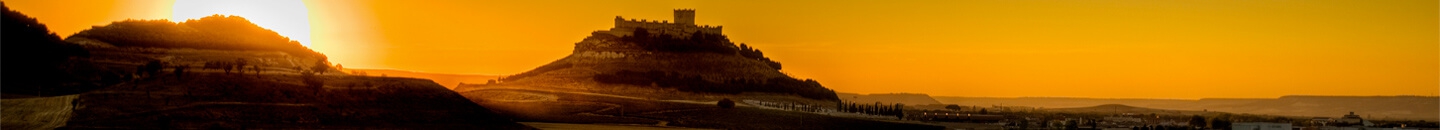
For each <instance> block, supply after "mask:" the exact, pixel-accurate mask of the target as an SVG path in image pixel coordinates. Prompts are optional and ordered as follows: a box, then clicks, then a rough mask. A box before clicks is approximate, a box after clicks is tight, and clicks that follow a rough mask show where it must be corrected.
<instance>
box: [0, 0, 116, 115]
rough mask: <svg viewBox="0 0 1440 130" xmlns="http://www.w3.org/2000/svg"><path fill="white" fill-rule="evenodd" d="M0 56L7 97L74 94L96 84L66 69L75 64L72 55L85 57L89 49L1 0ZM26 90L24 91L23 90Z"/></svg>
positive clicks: (91, 87)
mask: <svg viewBox="0 0 1440 130" xmlns="http://www.w3.org/2000/svg"><path fill="white" fill-rule="evenodd" d="M0 10H3V11H4V12H3V14H0V30H3V31H4V32H3V33H0V35H3V37H4V38H3V39H0V44H3V46H4V48H0V59H5V65H4V66H0V69H3V70H4V71H3V74H0V75H3V77H6V80H4V81H3V82H0V86H4V88H3V90H0V91H3V92H6V93H7V94H4V95H5V96H6V97H16V96H21V95H65V94H74V93H78V92H80V91H83V90H87V89H94V87H96V86H95V85H91V84H83V83H84V77H85V75H82V74H73V73H69V72H67V71H68V70H66V69H65V68H67V67H66V66H70V65H72V64H75V63H74V62H72V61H71V60H70V58H72V57H86V56H89V55H90V54H89V52H87V51H85V50H84V49H83V48H81V47H80V46H79V45H75V44H70V43H66V42H64V41H61V39H60V36H57V35H55V33H54V32H50V29H49V28H46V26H45V24H42V23H40V22H39V21H38V20H36V19H35V18H31V17H30V16H27V15H25V14H22V13H20V12H16V11H15V10H10V7H9V6H5V5H4V3H0ZM21 93H23V94H21Z"/></svg>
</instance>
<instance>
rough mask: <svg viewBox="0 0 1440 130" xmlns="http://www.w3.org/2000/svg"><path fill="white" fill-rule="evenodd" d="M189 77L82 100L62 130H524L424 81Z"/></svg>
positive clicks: (279, 76)
mask: <svg viewBox="0 0 1440 130" xmlns="http://www.w3.org/2000/svg"><path fill="white" fill-rule="evenodd" d="M314 78H315V79H318V80H321V81H324V83H323V87H319V88H317V86H314V85H309V84H306V82H305V79H306V78H305V77H304V76H299V75H285V74H264V75H256V74H246V75H240V74H225V73H193V74H191V75H188V76H185V77H183V78H179V79H177V78H175V77H163V78H161V77H157V78H152V79H147V80H141V81H135V82H128V83H122V84H119V85H115V86H110V87H107V88H103V89H99V90H94V91H90V92H86V93H83V94H81V95H79V98H78V99H79V100H78V101H77V102H76V103H78V107H76V108H77V109H76V110H74V116H73V117H72V118H70V119H69V122H68V123H67V124H66V125H65V126H63V127H60V129H169V128H177V129H214V128H218V129H297V128H298V129H361V128H364V129H529V127H527V126H524V125H521V124H518V123H515V122H513V121H510V120H509V119H506V118H503V117H501V116H498V115H495V114H493V113H490V110H489V109H486V108H484V107H481V106H479V105H476V104H474V103H471V102H469V101H468V100H466V99H464V98H463V97H461V96H460V95H458V94H456V93H455V92H453V91H449V90H448V89H446V88H444V87H442V86H440V85H438V84H435V83H434V82H430V81H428V80H421V79H409V78H379V77H359V76H317V77H314Z"/></svg>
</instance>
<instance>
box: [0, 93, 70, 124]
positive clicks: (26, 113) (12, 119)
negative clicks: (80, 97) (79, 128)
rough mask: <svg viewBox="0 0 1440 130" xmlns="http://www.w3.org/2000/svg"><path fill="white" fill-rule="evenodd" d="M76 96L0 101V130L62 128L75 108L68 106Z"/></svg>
mask: <svg viewBox="0 0 1440 130" xmlns="http://www.w3.org/2000/svg"><path fill="white" fill-rule="evenodd" d="M75 97H77V96H76V95H68V96H51V97H33V98H18V99H0V106H5V107H3V108H0V111H3V113H0V115H4V116H0V122H3V123H0V124H3V125H0V129H6V130H38V129H55V128H58V127H60V126H64V125H65V122H66V121H68V120H70V116H71V115H73V113H72V112H71V111H70V109H71V108H74V107H75V106H73V105H71V104H70V101H71V100H74V99H75Z"/></svg>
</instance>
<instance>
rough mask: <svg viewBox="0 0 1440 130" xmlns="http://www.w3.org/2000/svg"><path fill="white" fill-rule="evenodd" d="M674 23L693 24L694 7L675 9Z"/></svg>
mask: <svg viewBox="0 0 1440 130" xmlns="http://www.w3.org/2000/svg"><path fill="white" fill-rule="evenodd" d="M675 24H679V25H695V10H694V9H677V10H675Z"/></svg>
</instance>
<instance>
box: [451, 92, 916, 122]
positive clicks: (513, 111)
mask: <svg viewBox="0 0 1440 130" xmlns="http://www.w3.org/2000/svg"><path fill="white" fill-rule="evenodd" d="M500 92H510V93H530V94H536V95H553V96H556V97H558V99H555V100H553V101H549V100H542V101H534V102H514V101H497V100H493V99H488V98H474V97H487V96H484V95H486V94H500ZM461 94H462V95H465V96H467V97H472V98H471V100H472V101H475V102H477V103H479V104H481V105H484V106H486V107H489V108H492V109H493V110H495V111H496V112H497V113H500V114H502V115H507V116H512V117H514V118H515V119H516V120H518V121H533V122H560V123H585V124H640V125H645V124H660V123H662V122H663V123H664V124H666V125H668V126H680V127H692V128H720V129H942V128H943V127H939V126H929V125H917V124H903V123H890V122H882V121H870V120H863V119H852V118H842V117H835V116H827V115H818V114H812V113H803V112H792V111H780V110H766V109H758V108H748V107H740V108H733V109H720V108H718V107H717V106H715V105H711V104H691V103H675V102H661V101H654V100H645V99H630V98H617V97H607V96H594V95H582V94H574V93H569V92H555V91H538V90H499V89H489V90H476V91H468V92H462V93H461Z"/></svg>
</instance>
